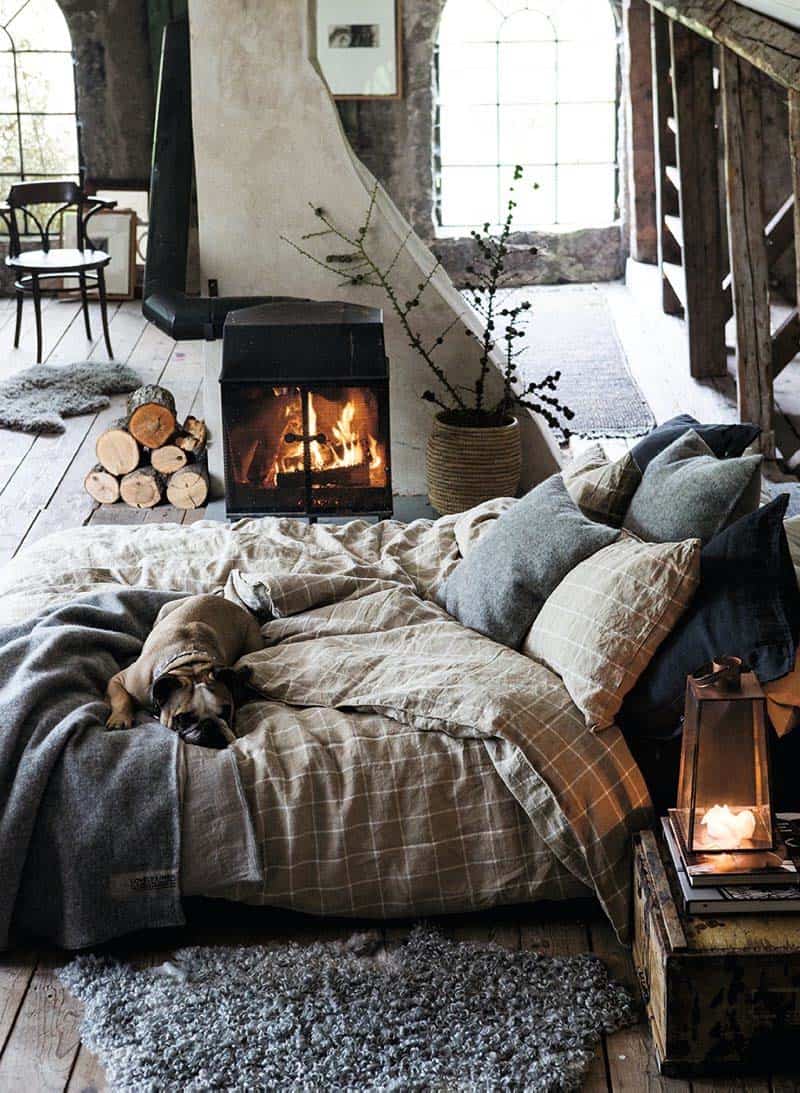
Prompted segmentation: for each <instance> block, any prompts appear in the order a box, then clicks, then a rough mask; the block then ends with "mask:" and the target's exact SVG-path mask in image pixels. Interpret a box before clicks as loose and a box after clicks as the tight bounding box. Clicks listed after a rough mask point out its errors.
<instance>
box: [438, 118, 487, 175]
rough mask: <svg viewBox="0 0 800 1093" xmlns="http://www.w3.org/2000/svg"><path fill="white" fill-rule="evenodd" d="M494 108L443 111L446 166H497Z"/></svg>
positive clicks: (444, 161)
mask: <svg viewBox="0 0 800 1093" xmlns="http://www.w3.org/2000/svg"><path fill="white" fill-rule="evenodd" d="M496 134H497V111H496V109H495V107H494V106H472V107H458V106H448V107H447V108H446V109H445V108H442V128H441V138H440V139H441V154H442V163H467V164H473V163H474V164H481V163H497V135H496Z"/></svg>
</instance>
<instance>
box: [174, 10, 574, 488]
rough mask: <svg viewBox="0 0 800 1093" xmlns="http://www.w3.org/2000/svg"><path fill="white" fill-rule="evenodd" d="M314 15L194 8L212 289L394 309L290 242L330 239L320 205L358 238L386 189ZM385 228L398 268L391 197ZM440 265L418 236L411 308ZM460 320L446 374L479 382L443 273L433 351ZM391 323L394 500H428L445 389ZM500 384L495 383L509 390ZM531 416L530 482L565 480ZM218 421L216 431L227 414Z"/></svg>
mask: <svg viewBox="0 0 800 1093" xmlns="http://www.w3.org/2000/svg"><path fill="white" fill-rule="evenodd" d="M307 3H308V0H268V2H264V0H225V2H224V3H220V2H219V0H190V4H189V12H190V26H191V42H192V113H193V122H194V146H195V159H196V170H197V190H198V206H199V222H200V260H201V265H202V273H203V278H204V281H205V279H207V278H215V279H216V280H217V281H218V283H219V291H220V294H221V295H229V294H238V293H257V294H275V295H292V296H307V297H311V298H314V299H337V298H338V299H348V300H353V301H355V302H358V303H365V304H370V305H372V306H378V307H382V306H384V305H385V302H386V301H385V300H384V299H383V297H382V294H381V292H380V290H378V289H373V288H356V287H353V286H347V287H339V286H338V283H337V280H336V278H335V277H333V276H331V275H330V274H328V273H327V272H326V271H325V270H323V269H320V268H319V267H317V266H315V265H313V264H312V263H310V262H309V261H307V260H306V259H304V258H303V257H302V256H300V255H298V254H297V253H296V252H295V251H294V250H293V249H292V248H291V247H290V246H289V245H288V244H286V243H284V242H282V241H281V238H280V237H281V235H285V236H287V237H288V238H290V239H294V240H296V241H299V240H300V239H301V237H302V236H303V235H304V234H305V233H307V232H309V231H314V230H316V229H317V228H318V226H319V222H318V221H317V220H316V219H315V217H314V215H313V212H312V210H311V209H310V208H309V203H312V204H313V205H315V206H321V207H322V208H324V209H325V210H326V212H327V213H328V214H329V215H330V217H331V218H332V219H333V220H334V221H335V222H336V223H337V224H339V225H340V226H341V227H343V228H344V229H345V230H347V231H353V232H354V231H355V230H356V229H357V228H358V226H359V225H360V224H361V223H362V221H363V219H364V215H365V212H366V209H367V206H368V203H369V194H370V191H371V188H372V185H373V179H372V176H371V175H370V174H369V172H368V171H367V170H366V168H365V167H364V166H363V165H362V164H361V163H360V162H359V161H358V160H357V159H356V158H355V156H354V155H353V153H352V150H351V148H350V145H349V143H348V141H347V139H346V137H345V136H344V134H343V132H342V129H341V126H340V123H339V117H338V114H337V111H336V107H335V104H334V102H333V100H332V99H331V97H330V94H329V92H328V89H327V86H326V84H325V82H324V80H323V78H322V76H321V75H320V73H319V71H318V69H317V67H316V63H315V61H313V60H312V57H313V39H314V32H313V21H312V17H311V14H310V11H309V8H308V7H307ZM311 4H312V6H313V0H311ZM373 223H374V227H373V229H372V230H371V233H370V238H369V243H370V248H371V251H372V253H373V254H375V255H377V256H378V258H379V260H380V261H381V263H385V264H388V262H389V260H390V258H391V256H392V255H393V254H394V253H395V252H396V250H397V248H398V247H399V246H400V243H401V242H402V240H403V239H404V237H405V236H406V234H407V232H408V231H409V228H408V225H407V224H406V222H405V220H404V219H403V218H402V216H401V215H400V214H399V212H398V211H397V209H396V207H395V206H394V205H393V203H392V202H391V200H390V199H389V198H388V197H387V196H386V194H385V193H384V192H383V191H382V190H381V191H380V195H379V201H378V207H377V209H376V215H375V216H374V220H373ZM309 249H314V250H315V253H318V254H319V255H320V256H321V257H324V256H325V255H326V254H329V253H337V252H341V250H342V246H341V244H338V245H337V244H334V243H331V242H329V241H326V240H316V241H313V242H312V243H311V244H310V247H309ZM433 262H434V259H433V257H432V255H431V254H430V252H429V251H428V249H427V248H426V247H425V246H424V245H423V244H422V242H421V241H420V240H419V239H418V238H417V237H416V236H415V235H412V236H411V238H410V239H409V242H408V245H407V246H406V248H405V250H404V252H403V255H402V257H401V258H400V260H399V261H398V263H397V265H396V267H395V276H396V281H397V283H398V285H399V291H400V298H401V299H408V298H409V297H410V296H411V295H413V294H415V292H416V285H417V284H418V283H419V281H420V279H421V276H420V273H421V271H422V272H423V273H427V272H428V271H429V270H430V268H431V266H432V265H433ZM455 313H458V314H462V313H463V319H462V320H459V322H458V323H457V324H456V326H455V327H454V328H453V329H452V331H451V332H450V334H449V335H448V338H447V340H446V342H445V344H444V345H443V346H442V347H441V350H440V351H441V357H440V359H439V361H440V364H441V365H442V367H444V369H445V371H446V373H447V374H448V377H449V379H450V381H451V382H454V383H468V382H470V381H472V380H473V377H474V376H475V374H476V368H477V358H478V351H477V347H476V345H475V343H474V341H473V340H471V339H469V338H467V336H466V333H465V328H464V325H463V324H464V323H466V324H468V325H469V326H470V327H471V328H472V329H477V327H476V326H475V321H474V319H473V318H472V315H471V313H470V312H469V311H468V309H467V307H466V304H465V301H464V300H463V298H462V297H461V296H460V294H459V293H458V292H457V291H456V290H455V288H454V287H453V285H452V283H451V282H450V280H449V278H448V277H447V276H446V275H445V274H444V273H441V272H440V273H439V274H437V276H436V278H435V279H434V282H433V283H432V284H431V286H430V288H429V289H428V291H427V292H426V294H425V296H424V297H423V305H422V306H420V307H419V308H418V309H415V311H414V313H413V315H414V320H415V325H416V326H417V327H418V328H419V330H420V332H421V334H422V336H423V337H424V338H425V339H426V340H427V341H429V342H430V341H433V339H434V338H435V337H436V336H437V335H438V334H439V333H441V332H442V331H443V330H444V329H445V327H447V326H448V325H449V324H450V322H451V321H452V318H453V315H454V314H455ZM385 321H386V340H387V351H388V355H389V358H390V361H391V398H392V421H391V427H392V473H393V479H394V487H395V491H396V492H397V493H402V494H416V493H424V492H425V442H426V439H427V435H428V431H429V427H430V420H431V407H430V405H429V404H427V403H424V402H422V401H421V400H420V398H419V396H420V394H421V392H422V391H423V390H425V389H426V388H436V386H437V385H436V380H435V377H433V376H432V375H431V373H430V372H429V370H428V368H427V366H426V365H425V364H424V362H423V361H422V360H421V358H420V357H419V356H418V354H417V353H416V352H415V351H414V350H412V349H411V348H410V346H409V345H408V344H407V341H406V338H405V336H404V334H403V332H402V329H401V327H400V324H399V322H398V320H397V319H396V318H395V316H394V315H393V314H392V313H391V311H390V310H389V309H386V310H385ZM209 359H211V358H209ZM498 380H499V374H498V373H497V371H496V370H494V372H493V378H492V380H491V383H492V384H493V385H494V388H495V389H497V384H498ZM208 389H209V390H212V389H213V384H209V385H208ZM207 412H208V410H207ZM523 414H524V419H525V420H524V421H523V438H524V439H523V445H524V453H523V468H524V469H523V482H524V485H526V486H530V485H533V484H534V483H535V482H537V481H539V480H541V479H542V478H543V477H545V476H546V475H547V474H550V473H552V471H553V470H554V469H556V467H557V455H556V452H557V448H556V445H555V441H554V439H553V437H552V435H551V434H550V433H549V431H548V430H547V427H546V426H545V425H543V424H540V423H539V421H538V419H534V418H532V417H530V415H528V414H527V412H526V411H523ZM210 416H211V417H212V420H213V412H212V413H211V414H210Z"/></svg>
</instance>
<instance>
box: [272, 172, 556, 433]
mask: <svg viewBox="0 0 800 1093" xmlns="http://www.w3.org/2000/svg"><path fill="white" fill-rule="evenodd" d="M522 174H523V171H522V167H520V166H517V167H515V169H514V183H513V184H512V185H511V187H510V190H509V197H508V205H507V208H506V217H505V220H504V221H503V224H502V225H501V228H500V232H499V234H497V235H494V234H492V233H491V232H490V230H489V229H490V225H489V224H488V223H486V224H484V225H483V230H482V231H472V232H471V233H470V234H471V236H472V240H473V244H474V249H475V258H474V259H473V261H472V263H471V264H470V265H469V266H467V273H468V274H469V276H470V281H469V282H468V283H467V285H466V286H465V291H466V292H467V293H468V295H469V298H470V302H471V303H472V306H473V307H474V308H475V310H476V311H477V312H478V314H479V315H480V316H481V318H482V320H483V334H482V335H481V336H480V337H478V336H476V335H475V334H474V333H473V332H472V331H471V330H469V329H467V330H466V335H467V337H468V338H474V339H476V340H477V341H478V342H479V345H480V358H479V368H478V375H477V377H476V379H475V381H474V383H473V384H471V385H469V386H462V385H461V384H459V385H455V384H453V383H451V382H450V380H449V379H448V377H447V375H446V374H445V372H444V370H443V369H442V368H441V366H440V365H439V364H438V362H437V361H436V360H435V359H434V358H435V354H436V352H437V350H438V349H439V348H440V347H441V346H442V345H444V343H445V341H446V339H447V338H448V336H449V335H450V334H451V332H452V331H453V328H454V327H455V326H456V324H457V323H458V321H459V319H460V318H462V315H456V316H455V317H454V318H453V320H452V322H450V323H449V324H448V325H447V327H446V328H445V329H444V330H443V331H441V333H440V334H438V335H437V336H436V337H435V338H434V339H433V341H432V342H430V343H426V341H425V339H423V337H422V334H421V333H420V331H419V330H418V328H417V327H416V326H415V325H414V323H413V312H414V309H415V308H418V307H419V306H420V304H421V302H422V298H423V296H424V294H425V292H426V291H427V289H428V287H429V285H430V283H431V281H432V280H433V278H434V277H435V275H436V273H437V272H438V270H439V267H440V263H439V262H438V261H437V262H436V263H435V264H434V266H433V267H432V269H431V270H430V272H429V273H428V274H426V276H425V277H424V278H423V280H422V281H420V282H419V284H418V285H417V287H416V292H415V293H414V295H413V296H412V297H411V298H410V299H408V300H401V299H400V297H399V296H398V293H397V289H396V286H395V283H394V281H393V273H394V270H395V267H396V266H397V263H398V261H399V259H400V256H401V255H402V253H403V251H404V249H405V247H406V244H407V242H408V239H409V237H410V235H411V230H409V232H408V234H407V235H406V237H405V238H404V239H403V240H402V241H401V243H400V246H399V247H398V249H397V251H396V253H395V254H394V255H393V256H392V258H391V260H390V262H389V264H388V265H386V266H384V267H381V266H380V265H379V264H378V263H377V262H376V261H375V259H374V258H373V257H372V255H371V254H370V251H369V247H368V243H367V236H368V233H369V229H370V226H371V223H372V218H373V215H374V212H375V202H376V199H377V193H378V183H377V182H376V183H375V186H374V187H373V190H372V193H371V195H370V202H369V207H368V209H367V214H366V217H365V219H364V222H363V223H362V225H361V227H359V228H358V229H357V231H356V232H355V234H353V235H348V234H347V233H346V232H344V231H343V230H342V229H341V228H339V227H338V226H337V225H336V224H334V222H333V221H332V220H331V219H330V217H329V216H328V214H327V213H326V211H325V209H322V208H320V207H318V206H315V205H313V204H311V205H310V207H311V209H312V210H313V213H314V216H315V217H316V218H317V219H318V220H319V221H321V223H322V225H323V227H322V228H320V229H319V230H318V231H314V232H309V233H308V234H307V235H304V236H303V243H308V241H309V240H313V239H322V238H326V237H330V236H333V237H334V238H335V239H336V240H338V241H339V242H340V243H342V244H344V246H345V247H347V248H349V249H348V250H346V251H344V252H343V253H333V254H328V255H327V256H326V257H325V258H318V257H317V256H316V255H314V254H312V253H311V252H310V251H309V250H308V249H306V247H304V246H300V245H299V244H297V243H295V242H293V241H292V240H291V239H287V238H286V237H285V236H282V237H281V238H282V239H283V240H284V242H286V243H288V244H289V245H290V246H292V247H294V249H295V250H296V251H297V252H298V253H299V254H302V255H303V256H304V257H305V258H307V259H309V261H311V262H313V263H314V264H315V265H318V266H321V267H322V268H323V269H324V270H327V271H328V272H329V273H331V274H333V275H335V276H337V277H339V278H340V281H339V284H340V285H342V286H343V285H354V286H358V285H364V286H371V287H373V288H379V289H381V290H382V291H383V293H384V294H385V295H386V297H387V299H388V300H389V304H390V305H391V307H392V310H393V311H394V313H395V314H396V315H397V317H398V319H399V320H400V325H401V326H402V328H403V331H404V333H405V335H406V337H407V339H408V344H409V345H410V346H411V348H412V349H414V350H415V351H416V352H417V353H419V355H420V356H421V357H422V359H423V360H424V361H425V363H426V364H427V365H428V367H429V368H430V370H431V372H432V373H433V375H434V376H435V377H436V379H437V380H438V382H439V384H440V386H441V388H442V391H441V392H440V393H438V394H437V392H436V391H432V390H427V391H423V392H422V396H421V397H422V398H423V399H424V400H425V401H426V402H432V403H434V404H435V405H436V406H438V407H440V409H442V410H444V411H446V412H447V413H448V414H449V415H450V416H451V418H452V419H453V421H455V422H457V421H462V422H463V423H464V424H470V425H487V426H488V425H499V424H502V423H504V422H505V421H506V420H507V419H508V417H509V415H510V414H511V413H512V411H513V409H514V407H515V406H525V407H527V409H529V410H531V411H532V412H533V413H535V414H538V415H539V416H540V417H543V418H544V419H545V421H547V423H548V425H550V426H551V428H553V429H558V430H560V431H561V433H562V434H563V435H564V437H565V438H567V437H568V436H569V430H568V429H567V427H566V426H565V425H564V424H563V421H562V420H559V417H558V416H557V415H559V414H560V415H561V417H562V418H563V419H566V420H567V421H570V420H571V419H572V418H573V417H574V416H575V415H574V413H573V412H572V410H570V409H569V407H567V406H564V405H562V403H561V402H559V400H558V399H557V398H556V396H555V391H556V389H557V387H558V381H559V380H560V378H561V373H560V372H552V373H550V374H549V375H547V376H545V377H544V378H543V379H541V380H538V381H536V382H531V383H528V384H527V386H526V387H525V389H524V391H523V392H522V393H518V392H517V390H516V386H515V385H516V383H517V381H518V378H519V377H518V371H517V368H518V361H519V356H520V353H521V352H522V349H521V348H518V347H517V342H518V341H519V340H520V339H521V338H524V337H525V325H526V316H527V313H528V312H529V311H530V308H531V304H530V301H529V300H519V301H517V302H516V303H513V304H505V305H502V302H501V299H500V298H499V297H498V293H499V292H500V290H501V289H503V288H504V287H506V286H507V284H508V281H509V279H510V275H509V272H508V270H507V268H506V267H507V259H508V256H509V254H510V253H511V244H510V237H511V234H512V232H513V223H514V209H515V208H516V201H515V199H514V192H515V184H516V183H518V182H520V181H521V179H522ZM528 250H529V253H531V254H536V248H535V247H530V248H528ZM498 328H500V333H499V334H498ZM498 348H499V349H500V351H501V352H502V355H503V361H504V364H503V389H502V394H501V396H500V398H499V399H498V400H497V401H496V402H491V403H489V404H487V399H486V379H487V376H488V375H489V370H490V368H491V363H492V358H493V355H494V352H495V350H496V349H498Z"/></svg>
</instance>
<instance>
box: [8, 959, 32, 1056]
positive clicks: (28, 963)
mask: <svg viewBox="0 0 800 1093" xmlns="http://www.w3.org/2000/svg"><path fill="white" fill-rule="evenodd" d="M35 967H36V951H35V950H34V949H32V948H25V949H18V950H17V951H16V952H13V953H0V1056H2V1054H3V1049H4V1048H5V1045H6V1043H7V1041H8V1039H9V1036H10V1035H11V1030H12V1028H13V1027H14V1022H15V1021H16V1019H17V1014H18V1012H19V1010H20V1007H21V1006H22V1002H23V1000H24V998H25V995H26V993H27V990H28V985H29V984H30V981H31V979H32V978H33V972H34V969H35Z"/></svg>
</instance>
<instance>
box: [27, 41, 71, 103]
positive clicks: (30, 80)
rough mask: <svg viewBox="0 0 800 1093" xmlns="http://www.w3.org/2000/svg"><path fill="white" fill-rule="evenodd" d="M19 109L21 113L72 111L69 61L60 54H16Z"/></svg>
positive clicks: (69, 58)
mask: <svg viewBox="0 0 800 1093" xmlns="http://www.w3.org/2000/svg"><path fill="white" fill-rule="evenodd" d="M17 71H18V74H19V106H20V110H21V111H22V112H23V114H24V113H26V112H28V111H30V112H32V113H48V112H56V111H57V112H59V113H61V112H64V113H66V112H70V113H74V111H75V85H74V75H73V69H72V58H71V57H68V56H66V55H65V54H63V53H19V54H17Z"/></svg>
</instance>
